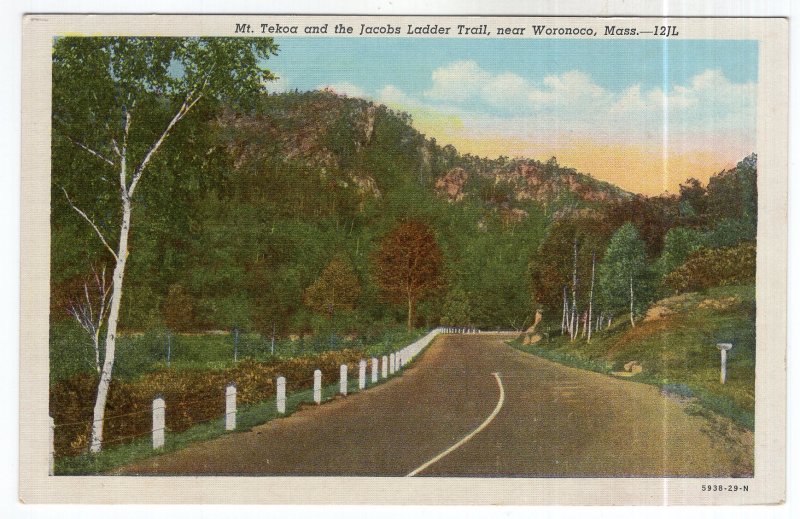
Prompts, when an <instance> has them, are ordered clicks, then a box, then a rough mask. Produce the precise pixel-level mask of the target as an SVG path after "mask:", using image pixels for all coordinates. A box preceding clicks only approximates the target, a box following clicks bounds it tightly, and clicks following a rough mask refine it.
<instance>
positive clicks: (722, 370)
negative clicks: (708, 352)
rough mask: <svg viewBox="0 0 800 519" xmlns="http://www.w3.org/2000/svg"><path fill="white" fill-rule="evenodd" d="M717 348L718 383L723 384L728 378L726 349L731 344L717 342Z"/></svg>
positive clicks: (730, 346) (731, 345) (731, 346)
mask: <svg viewBox="0 0 800 519" xmlns="http://www.w3.org/2000/svg"><path fill="white" fill-rule="evenodd" d="M717 348H718V349H719V356H720V359H719V383H720V384H724V383H725V381H726V380H727V379H728V350H730V349H731V348H733V344H731V343H729V342H718V343H717Z"/></svg>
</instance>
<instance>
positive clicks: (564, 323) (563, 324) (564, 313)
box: [561, 285, 569, 335]
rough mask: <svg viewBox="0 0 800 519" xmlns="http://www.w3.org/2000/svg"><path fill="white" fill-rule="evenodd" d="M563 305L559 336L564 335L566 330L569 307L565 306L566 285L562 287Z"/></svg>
mask: <svg viewBox="0 0 800 519" xmlns="http://www.w3.org/2000/svg"><path fill="white" fill-rule="evenodd" d="M563 288H564V304H563V305H562V306H561V335H564V331H565V330H566V328H567V313H568V311H569V307H568V305H567V285H564V287H563Z"/></svg>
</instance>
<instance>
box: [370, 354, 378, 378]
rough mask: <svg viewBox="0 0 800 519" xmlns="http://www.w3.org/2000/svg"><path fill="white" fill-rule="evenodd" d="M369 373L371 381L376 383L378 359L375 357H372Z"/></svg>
mask: <svg viewBox="0 0 800 519" xmlns="http://www.w3.org/2000/svg"><path fill="white" fill-rule="evenodd" d="M371 375H372V377H371V380H372V383H373V384H375V383H377V382H378V359H376V358H375V357H372V373H371Z"/></svg>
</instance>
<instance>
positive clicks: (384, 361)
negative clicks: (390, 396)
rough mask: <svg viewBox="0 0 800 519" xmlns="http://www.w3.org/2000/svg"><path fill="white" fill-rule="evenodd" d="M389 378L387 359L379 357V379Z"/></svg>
mask: <svg viewBox="0 0 800 519" xmlns="http://www.w3.org/2000/svg"><path fill="white" fill-rule="evenodd" d="M388 376H389V357H387V356H386V355H384V356H383V357H381V378H386V377H388Z"/></svg>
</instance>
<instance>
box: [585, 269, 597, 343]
mask: <svg viewBox="0 0 800 519" xmlns="http://www.w3.org/2000/svg"><path fill="white" fill-rule="evenodd" d="M594 260H595V255H594V253H592V283H591V285H590V287H589V336H588V337H587V338H586V342H587V343H590V342H592V303H593V302H594Z"/></svg>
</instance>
